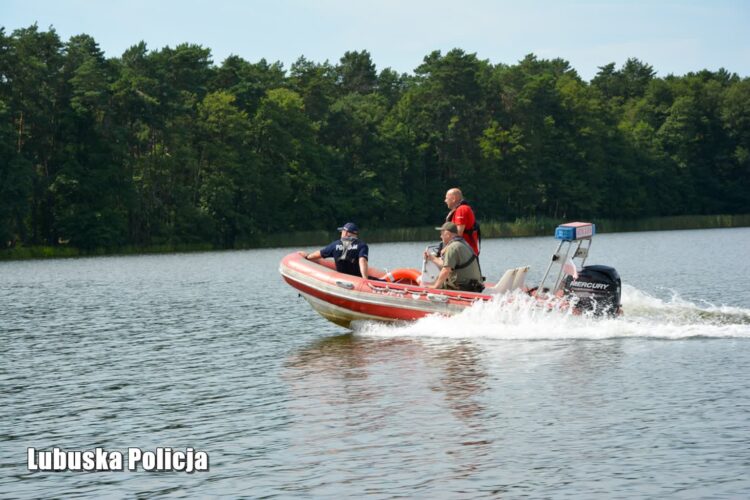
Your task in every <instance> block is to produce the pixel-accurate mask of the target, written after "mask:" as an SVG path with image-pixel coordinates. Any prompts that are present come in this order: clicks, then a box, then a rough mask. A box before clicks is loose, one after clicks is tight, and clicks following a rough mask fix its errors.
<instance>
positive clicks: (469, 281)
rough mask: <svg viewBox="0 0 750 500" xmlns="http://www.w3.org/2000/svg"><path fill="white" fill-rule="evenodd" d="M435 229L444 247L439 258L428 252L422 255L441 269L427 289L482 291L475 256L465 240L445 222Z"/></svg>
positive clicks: (455, 229)
mask: <svg viewBox="0 0 750 500" xmlns="http://www.w3.org/2000/svg"><path fill="white" fill-rule="evenodd" d="M435 229H437V230H439V231H440V239H441V240H442V242H443V245H444V247H443V252H442V256H441V257H438V256H436V255H432V253H430V252H428V251H425V253H424V256H425V259H428V260H431V261H432V262H434V263H435V265H437V266H438V267H440V268H441V269H440V274H438V277H437V280H435V283H433V284H432V285H429V286H428V287H427V288H447V289H448V290H464V291H466V292H481V291H482V290H484V285H483V284H482V272H481V271H480V269H479V261H477V255H476V254H475V253H474V251H473V250H472V249H471V247H470V246H469V244H468V243H467V242H466V240H464V239H463V238H462V237H460V236H459V235H458V228H457V227H456V225H455V224H454V223H452V222H446V223H445V224H443V225H442V226H440V227H436V228H435Z"/></svg>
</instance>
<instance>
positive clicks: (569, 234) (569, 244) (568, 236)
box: [538, 222, 596, 293]
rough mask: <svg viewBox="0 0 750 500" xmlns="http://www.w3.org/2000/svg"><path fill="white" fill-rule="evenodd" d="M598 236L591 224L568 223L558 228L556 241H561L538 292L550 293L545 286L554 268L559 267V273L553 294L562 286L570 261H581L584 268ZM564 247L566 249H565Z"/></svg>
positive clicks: (594, 226)
mask: <svg viewBox="0 0 750 500" xmlns="http://www.w3.org/2000/svg"><path fill="white" fill-rule="evenodd" d="M595 234H596V225H595V224H592V223H591V222H568V223H566V224H562V225H559V226H557V228H556V229H555V239H557V240H560V243H559V244H558V245H557V250H555V253H554V254H552V260H551V261H550V263H549V266H547V271H546V272H545V273H544V277H543V278H542V281H541V282H540V283H539V288H538V290H539V291H541V292H544V291H548V290H547V289H545V287H544V284H545V282H546V281H547V278H548V277H550V271H551V270H552V266H554V265H557V266H559V270H558V271H557V277H556V278H555V282H554V286H553V287H552V289H551V291H552V293H556V292H557V291H558V290H559V289H560V287H561V286H562V281H563V277H564V274H563V268H564V267H565V263H566V262H568V259H572V260H575V259H580V261H581V262H580V266H579V268H583V265H584V264H585V263H586V257H588V255H589V250H590V249H591V240H592V238H593V237H594V235H595ZM574 245H575V251H574V252H573V255H572V256H571V254H570V253H571V250H572V249H573V246H574ZM563 246H564V248H563Z"/></svg>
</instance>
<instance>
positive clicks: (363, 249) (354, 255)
mask: <svg viewBox="0 0 750 500" xmlns="http://www.w3.org/2000/svg"><path fill="white" fill-rule="evenodd" d="M338 230H339V231H341V239H339V240H336V241H334V242H332V243H331V244H330V245H328V246H327V247H325V248H323V249H321V250H317V251H315V252H313V253H311V254H306V253H304V252H300V254H301V255H302V256H303V257H304V258H305V259H307V260H317V259H320V258H329V257H333V259H334V262H335V263H336V271H338V272H340V273H344V274H351V275H352V276H360V277H362V278H365V279H367V258H368V252H369V249H368V247H367V243H365V242H364V241H362V240H360V239H359V238H358V235H359V228H358V227H357V225H356V224H355V223H353V222H347V223H346V224H344V225H343V226H341V227H340V228H338Z"/></svg>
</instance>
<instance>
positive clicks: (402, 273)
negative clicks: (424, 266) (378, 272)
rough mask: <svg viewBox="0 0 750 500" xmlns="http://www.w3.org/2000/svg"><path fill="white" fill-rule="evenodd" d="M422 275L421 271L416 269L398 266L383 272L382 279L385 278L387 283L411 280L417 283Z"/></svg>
mask: <svg viewBox="0 0 750 500" xmlns="http://www.w3.org/2000/svg"><path fill="white" fill-rule="evenodd" d="M421 277H422V272H421V271H419V270H418V269H413V268H408V267H404V268H399V269H394V270H393V271H391V272H387V273H385V275H384V276H383V279H384V280H386V281H387V282H389V283H403V282H409V281H412V282H413V283H414V284H417V283H419V280H420V278H421Z"/></svg>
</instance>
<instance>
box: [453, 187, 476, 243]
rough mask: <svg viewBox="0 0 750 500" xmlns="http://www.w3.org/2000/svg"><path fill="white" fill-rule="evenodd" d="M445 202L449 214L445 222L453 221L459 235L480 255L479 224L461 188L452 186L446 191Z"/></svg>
mask: <svg viewBox="0 0 750 500" xmlns="http://www.w3.org/2000/svg"><path fill="white" fill-rule="evenodd" d="M445 204H446V205H447V206H448V210H450V212H448V215H447V216H446V217H445V222H452V223H454V224H455V225H456V227H457V228H458V236H461V237H462V238H463V239H465V240H466V242H467V243H468V244H469V246H470V247H471V249H472V250H474V254H475V255H476V256H479V224H477V219H476V217H475V216H474V211H473V210H472V209H471V207H470V206H469V204H468V203H466V200H464V195H463V194H461V190H460V189H458V188H451V189H449V190H448V192H447V193H445Z"/></svg>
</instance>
